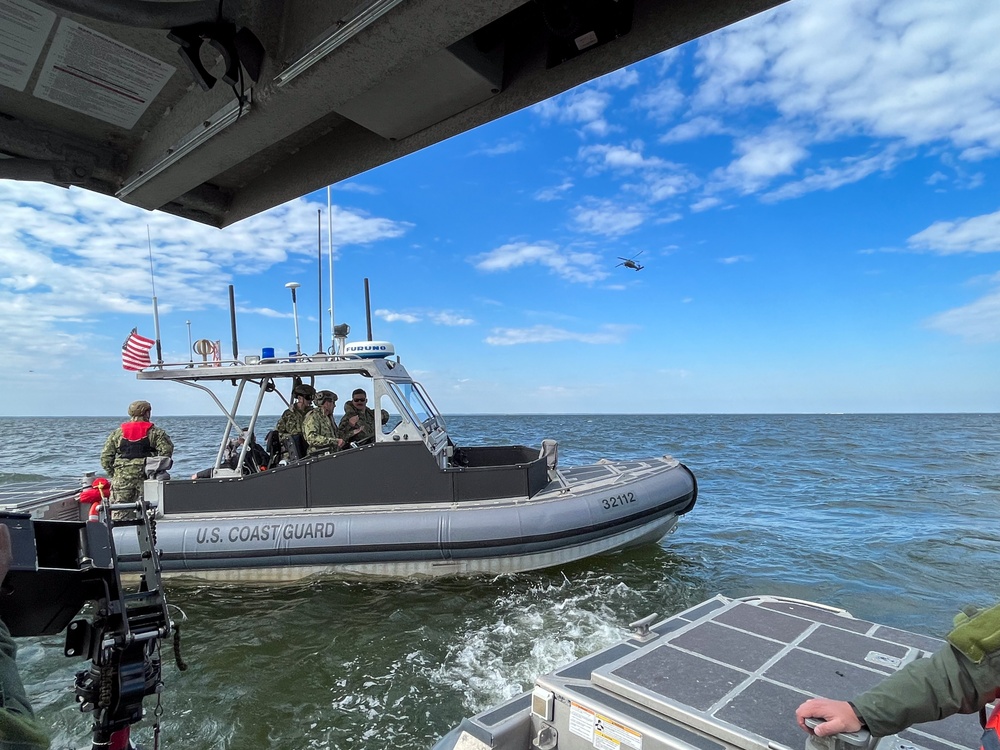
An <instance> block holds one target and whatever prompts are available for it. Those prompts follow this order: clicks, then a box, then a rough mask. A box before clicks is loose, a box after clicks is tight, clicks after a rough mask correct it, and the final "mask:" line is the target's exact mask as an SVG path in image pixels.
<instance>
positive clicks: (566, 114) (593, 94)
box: [534, 87, 612, 136]
mask: <svg viewBox="0 0 1000 750" xmlns="http://www.w3.org/2000/svg"><path fill="white" fill-rule="evenodd" d="M611 101H612V96H611V94H610V93H609V92H607V91H602V90H598V89H596V88H592V87H580V88H576V89H572V90H571V91H568V92H567V93H565V94H561V95H559V96H556V97H553V98H551V99H546V100H545V101H542V102H539V103H538V104H536V105H535V106H534V111H535V112H536V113H538V114H539V115H540V116H541V118H542V119H543V120H545V121H550V122H552V121H554V122H561V123H566V124H570V125H578V126H580V127H581V128H582V130H583V132H585V133H589V134H591V135H596V136H604V135H607V134H608V133H610V132H611V130H612V128H611V125H610V124H609V123H608V122H607V120H605V119H604V112H605V110H606V109H607V108H608V106H609V105H610V104H611Z"/></svg>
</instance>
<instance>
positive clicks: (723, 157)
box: [0, 0, 1000, 415]
mask: <svg viewBox="0 0 1000 750" xmlns="http://www.w3.org/2000/svg"><path fill="white" fill-rule="evenodd" d="M998 39H1000V4H998V3H996V2H995V1H994V0H952V1H951V2H948V3H940V2H929V1H926V0H792V1H791V2H789V3H787V4H785V5H782V6H780V7H778V8H776V9H774V10H772V11H769V12H767V13H764V14H761V15H759V16H757V17H754V18H752V19H749V20H747V21H744V22H742V23H740V24H737V25H735V26H732V27H729V28H728V29H724V30H722V31H720V32H717V33H716V34H713V35H711V36H709V37H706V38H704V39H701V40H698V41H696V42H693V43H690V44H688V45H685V46H684V47H681V48H678V49H675V50H670V51H668V52H665V53H663V54H661V55H658V56H656V57H654V58H651V59H649V60H646V61H644V62H642V63H640V64H637V65H634V66H630V67H628V68H626V69H623V70H620V71H617V72H615V73H613V74H610V75H608V76H605V77H604V78H602V79H599V80H596V81H593V82H590V83H588V84H585V85H583V86H580V87H578V88H576V89H573V90H571V91H569V92H566V93H565V94H563V95H560V96H558V97H556V98H554V99H552V100H549V101H546V102H543V103H541V104H539V105H536V106H534V107H531V108H529V109H526V110H523V111H521V112H518V113H515V114H513V115H510V116H508V117H506V118H504V119H502V120H499V121H496V122H494V123H491V124H489V125H486V126H483V127H481V128H479V129H477V130H474V131H471V132H469V133H466V134H464V135H462V136H459V137H456V138H453V139H451V140H449V141H447V142H444V143H441V144H438V145H436V146H433V147H431V148H428V149H425V150H424V151H421V152H419V153H416V154H413V155H411V156H409V157H406V158H404V159H401V160H399V161H397V162H394V163H391V164H387V165H385V166H383V167H380V168H378V169H376V170H373V171H371V172H368V173H365V174H362V175H359V176H358V177H356V178H354V179H352V180H350V181H347V182H344V183H340V184H338V185H335V186H333V190H332V200H333V215H332V224H333V227H334V247H335V253H336V260H335V265H334V274H335V297H334V299H335V303H334V304H335V310H336V317H337V320H338V322H347V323H350V324H351V326H352V329H353V331H352V339H353V340H357V339H361V338H364V337H365V314H364V293H363V278H365V277H368V278H369V279H370V283H371V290H372V298H373V310H374V313H373V328H374V338H376V339H379V340H389V341H392V342H393V343H394V344H395V346H396V350H397V352H398V353H399V354H400V355H401V357H402V360H403V363H404V364H405V365H407V367H408V369H409V370H410V371H411V372H412V373H414V374H415V375H416V376H417V377H418V378H419V379H420V380H421V381H422V382H424V384H425V385H426V387H427V389H428V391H429V392H430V393H431V395H432V396H433V397H434V399H435V401H436V402H437V405H438V406H439V408H440V409H441V410H442V411H443V412H445V413H446V414H447V413H591V412H593V413H607V412H626V413H634V412H643V413H661V412H662V413H692V412H708V413H727V412H781V413H784V412H924V411H946V412H950V411H975V412H980V411H990V412H993V411H1000V388H998V385H997V383H998V378H997V372H998V369H1000V367H998V366H1000V263H998V258H1000V256H998V253H1000V193H998V191H997V185H998V181H1000V159H998V156H1000V47H998V44H997V40H998ZM326 204H327V199H326V191H325V190H323V191H320V192H318V193H315V194H313V195H309V196H306V197H304V198H302V199H299V200H296V201H292V202H291V203H288V204H285V205H284V206H280V207H278V208H276V209H273V210H272V211H269V212H267V213H265V214H261V215H259V216H256V217H252V218H250V219H247V220H245V221H243V222H240V223H239V224H237V225H235V226H233V227H230V228H228V229H226V230H222V231H220V230H216V229H212V228H209V227H204V226H201V225H198V224H194V223H190V222H185V221H183V220H181V219H177V218H175V217H172V216H169V215H166V214H160V213H157V212H153V213H150V212H146V211H142V210H140V209H136V208H134V207H131V206H128V205H125V204H122V203H120V202H118V201H116V200H114V199H111V198H107V197H103V196H99V195H95V194H91V193H87V192H85V191H80V190H77V189H70V190H62V189H59V188H55V187H51V186H47V185H41V184H29V183H13V182H6V181H0V212H2V216H3V217H4V220H3V222H2V224H0V351H2V352H3V353H4V355H3V357H0V377H2V379H3V382H4V383H5V386H6V387H5V388H4V389H3V391H2V392H0V414H5V415H36V414H59V415H90V414H93V415H113V414H119V413H123V411H124V408H125V406H126V405H127V403H128V402H129V401H131V400H132V399H134V398H140V397H143V398H149V399H150V400H151V401H153V403H154V405H155V408H156V413H159V414H161V415H162V414H197V413H213V409H214V407H212V406H211V404H210V403H208V400H207V399H205V398H204V397H202V396H199V395H198V394H191V393H187V389H183V388H181V387H180V386H174V385H168V384H163V385H156V386H150V385H147V384H142V383H138V382H136V381H135V379H134V377H133V376H132V375H130V374H129V373H126V372H125V371H123V370H122V369H121V361H120V347H121V343H122V341H123V339H124V338H125V335H126V334H127V332H128V331H129V330H130V329H131V328H132V327H133V326H138V329H139V332H140V333H142V334H145V335H147V336H151V335H152V333H153V324H152V315H151V313H150V297H151V289H150V276H149V259H148V257H147V252H146V245H147V226H148V228H149V232H150V234H151V236H152V246H153V264H154V267H155V281H156V293H157V297H158V300H159V307H160V323H161V337H162V340H163V346H164V352H165V358H166V359H168V360H173V361H187V360H188V358H189V355H188V350H187V341H188V338H187V326H186V321H188V320H190V321H191V327H192V332H193V336H194V338H196V339H197V338H202V337H204V338H210V339H221V340H222V342H223V347H224V352H228V351H229V343H228V342H229V340H230V335H229V316H228V296H227V294H228V293H227V286H228V285H229V284H234V285H235V289H236V299H237V308H238V320H239V331H240V348H241V351H242V352H244V353H248V352H252V351H256V350H259V349H260V348H261V347H264V346H273V347H275V348H276V349H277V350H278V351H282V350H286V351H287V350H292V349H294V348H295V341H294V328H293V323H292V319H291V300H290V297H289V294H288V292H287V290H286V289H285V288H284V285H285V283H286V282H289V281H298V282H300V283H301V284H302V285H303V286H302V288H301V289H300V291H299V312H300V326H301V338H302V342H303V348H304V349H306V350H308V351H314V350H315V349H316V347H317V344H318V341H317V338H318V330H317V316H318V314H319V309H320V306H319V305H318V304H317V280H316V279H317V276H316V273H317V272H316V225H317V214H316V211H317V209H321V210H322V211H323V212H324V213H323V217H322V225H323V229H324V234H325V231H326V227H327V217H326ZM325 242H326V239H325V238H324V243H325ZM323 254H324V269H323V280H324V300H323V304H322V309H323V310H324V313H323V315H324V320H323V327H324V332H325V335H324V338H325V339H326V343H328V342H329V318H328V313H326V312H325V310H326V308H327V307H328V300H327V299H326V295H328V294H329V292H328V290H327V289H326V279H327V273H328V272H327V270H326V267H325V262H326V260H325V258H326V250H325V246H324V251H323ZM620 257H626V258H630V257H635V258H637V259H638V260H639V261H640V262H641V263H643V264H644V265H645V269H644V270H642V271H640V272H635V271H632V270H628V269H626V268H623V267H616V264H617V263H619V258H620ZM57 394H59V397H57Z"/></svg>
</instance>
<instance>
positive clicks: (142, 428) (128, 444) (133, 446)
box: [118, 422, 155, 458]
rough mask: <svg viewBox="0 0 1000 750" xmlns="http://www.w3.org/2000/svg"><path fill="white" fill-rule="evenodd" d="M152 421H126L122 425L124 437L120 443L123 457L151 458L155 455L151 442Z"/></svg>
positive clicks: (119, 452)
mask: <svg viewBox="0 0 1000 750" xmlns="http://www.w3.org/2000/svg"><path fill="white" fill-rule="evenodd" d="M152 428H153V423H152V422H125V423H124V424H123V425H122V439H121V441H120V442H119V443H118V455H119V456H120V457H121V458H149V457H150V456H153V455H155V454H154V453H153V446H152V444H150V442H149V431H150V430H151V429H152Z"/></svg>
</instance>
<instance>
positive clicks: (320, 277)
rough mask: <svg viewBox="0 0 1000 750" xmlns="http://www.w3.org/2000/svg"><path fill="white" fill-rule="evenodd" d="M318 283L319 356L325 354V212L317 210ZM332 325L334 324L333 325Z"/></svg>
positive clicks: (317, 351)
mask: <svg viewBox="0 0 1000 750" xmlns="http://www.w3.org/2000/svg"><path fill="white" fill-rule="evenodd" d="M316 282H317V284H318V286H319V289H318V291H319V294H317V295H316V308H317V313H318V314H317V315H316V320H318V321H319V348H318V349H317V350H316V353H317V354H322V353H323V211H322V210H321V209H318V208H317V209H316ZM331 325H332V324H331Z"/></svg>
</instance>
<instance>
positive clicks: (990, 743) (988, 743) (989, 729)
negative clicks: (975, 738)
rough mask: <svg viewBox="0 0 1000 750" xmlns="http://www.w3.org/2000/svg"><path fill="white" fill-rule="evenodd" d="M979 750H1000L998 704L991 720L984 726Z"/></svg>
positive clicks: (999, 709) (999, 710)
mask: <svg viewBox="0 0 1000 750" xmlns="http://www.w3.org/2000/svg"><path fill="white" fill-rule="evenodd" d="M979 750H1000V704H997V706H996V708H994V709H993V713H991V714H990V718H989V720H987V722H986V723H985V724H984V725H983V739H982V741H981V742H980V743H979Z"/></svg>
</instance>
